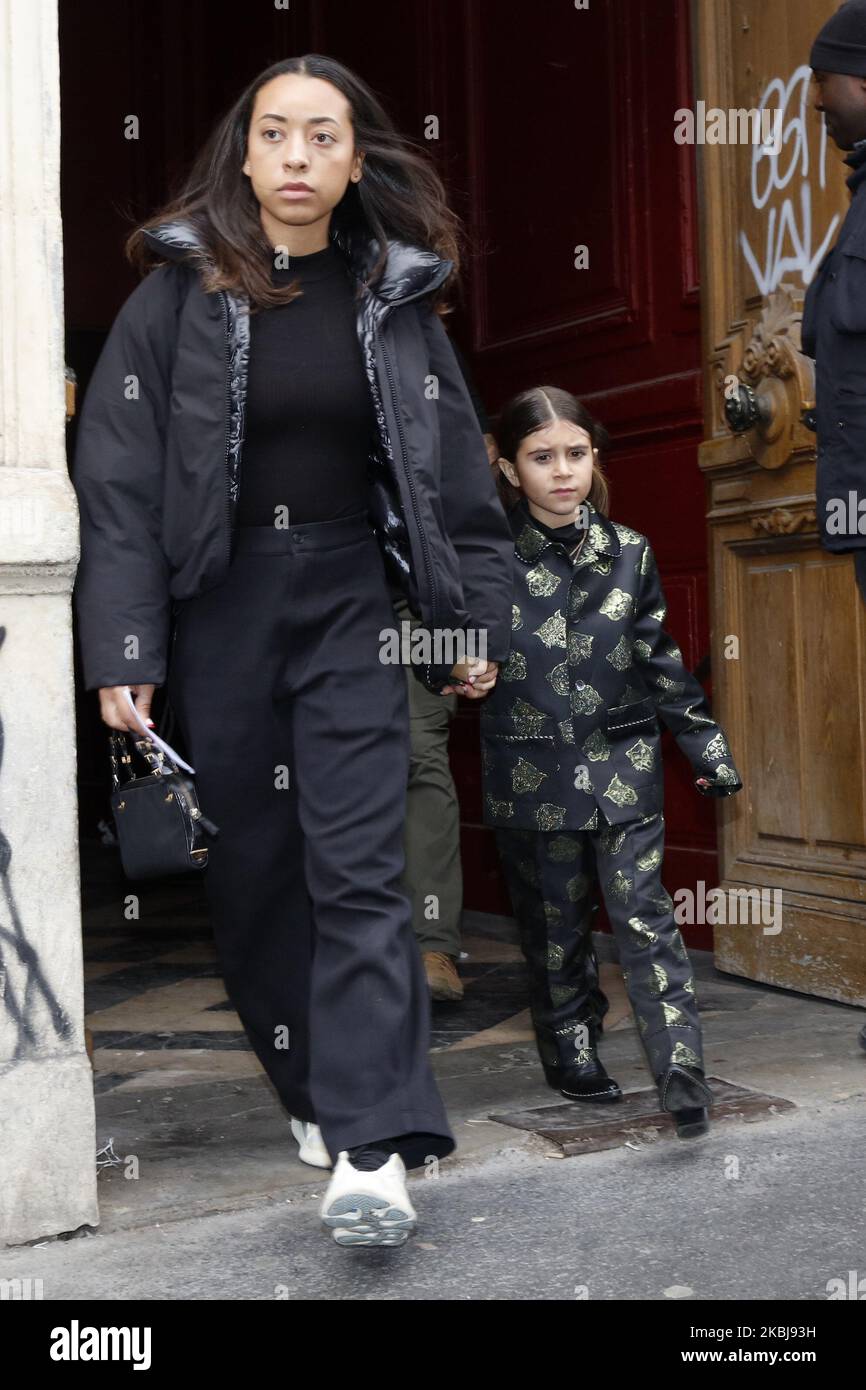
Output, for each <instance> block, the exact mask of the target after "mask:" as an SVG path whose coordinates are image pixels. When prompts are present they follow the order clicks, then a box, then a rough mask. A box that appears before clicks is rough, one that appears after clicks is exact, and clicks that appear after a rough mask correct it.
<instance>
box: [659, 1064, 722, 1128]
mask: <svg viewBox="0 0 866 1390" xmlns="http://www.w3.org/2000/svg"><path fill="white" fill-rule="evenodd" d="M657 1085H658V1088H659V1100H660V1101H661V1106H662V1109H663V1110H668V1111H670V1113H671V1114H672V1115H673V1117H674V1123H675V1124H676V1127H677V1134H678V1135H679V1137H680V1139H697V1138H698V1136H699V1135H701V1134H707V1133H708V1132H709V1128H710V1122H709V1118H708V1116H707V1108H708V1106H710V1105H712V1103H713V1093H712V1091H711V1090H710V1088H709V1086H708V1085H707V1083H706V1079H705V1077H704V1073H703V1072H702V1071H701V1070H700V1068H699V1067H684V1066H680V1065H679V1064H678V1063H673V1064H672V1065H671V1066H669V1067H668V1069H667V1071H666V1072H665V1073H664V1075H663V1076H660V1077H659V1079H658V1082H657Z"/></svg>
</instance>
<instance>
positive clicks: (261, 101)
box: [243, 72, 364, 256]
mask: <svg viewBox="0 0 866 1390" xmlns="http://www.w3.org/2000/svg"><path fill="white" fill-rule="evenodd" d="M363 161H364V156H363V155H362V154H356V153H355V140H354V135H353V131H352V121H351V113H350V109H349V103H348V101H347V100H346V98H345V97H344V96H343V93H342V92H340V91H338V90H337V88H336V87H334V86H332V84H331V83H330V82H325V81H324V80H323V79H322V78H321V77H307V76H304V75H303V74H302V73H294V72H291V73H284V74H283V76H281V77H274V78H272V80H271V81H270V82H266V83H265V85H264V86H263V87H260V88H259V90H258V92H257V93H256V99H255V104H254V106H253V112H252V117H251V119H250V128H249V134H248V137H247V157H246V161H245V162H244V165H243V172H244V173H245V174H246V175H247V176H248V178H249V180H250V183H251V185H252V189H253V192H254V193H255V195H256V197H257V198H258V200H259V204H260V206H261V221H262V229H263V231H264V232H265V234H266V236H268V237H269V239H270V242H271V245H272V246H286V247H287V248H288V251H289V253H290V254H291V253H293V252H294V254H295V255H298V256H302V255H307V254H308V253H309V252H313V251H316V250H320V249H323V248H324V247H325V246H326V245H327V238H328V228H329V226H330V222H331V212H332V210H333V209H334V208H335V207H336V206H337V204H338V203H339V201H340V199H341V198H342V197H343V194H344V193H345V191H346V188H347V187H348V185H349V182H350V181H351V182H352V183H357V182H358V180H359V179H360V177H361V165H362V164H363ZM287 183H302V184H306V186H307V191H304V190H303V189H302V190H300V191H298V192H291V191H285V188H284V186H285V185H286V184H287ZM292 229H294V230H292Z"/></svg>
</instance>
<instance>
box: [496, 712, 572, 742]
mask: <svg viewBox="0 0 866 1390" xmlns="http://www.w3.org/2000/svg"><path fill="white" fill-rule="evenodd" d="M556 733H557V730H556V721H555V720H554V719H553V717H552V715H549V714H545V715H544V716H543V717H541V718H539V719H533V720H531V721H527V725H526V727H525V728H524V729H523V730H522V731H520V732H517V731H516V730H515V727H514V720H513V719H512V717H511V715H510V714H482V716H481V736H482V738H489V739H493V740H495V741H497V742H499V741H501V742H505V743H514V744H517V743H526V744H533V743H540V744H546V743H547V744H552V743H555V742H556Z"/></svg>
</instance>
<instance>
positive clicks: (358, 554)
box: [74, 55, 511, 1244]
mask: <svg viewBox="0 0 866 1390" xmlns="http://www.w3.org/2000/svg"><path fill="white" fill-rule="evenodd" d="M127 250H128V253H129V254H130V257H131V259H133V261H134V262H135V263H137V264H138V265H139V266H141V267H145V266H147V265H149V264H151V263H152V262H154V261H157V262H159V264H158V265H157V267H156V268H155V269H152V270H151V271H150V273H149V274H148V275H147V276H146V277H145V279H144V280H143V282H142V283H141V284H140V285H139V286H138V287H137V289H136V290H135V291H134V292H133V293H132V294H131V295H130V297H129V299H128V300H127V302H126V304H125V305H124V306H123V308H122V310H121V312H120V314H119V315H118V318H117V320H116V322H115V323H114V325H113V327H112V330H111V333H110V335H109V337H108V340H107V343H106V345H105V348H104V349H103V353H102V356H101V357H100V360H99V362H98V364H97V367H96V370H95V373H94V376H93V378H92V381H91V384H90V387H89V390H88V392H87V398H86V401H85V404H84V408H83V412H82V418H81V423H80V428H79V439H78V445H77V451H76V463H75V470H74V483H75V486H76V490H77V493H78V497H79V502H80V507H81V522H82V559H81V567H80V572H79V578H78V583H77V590H76V605H77V611H78V617H79V628H80V636H81V643H82V649H83V657H84V670H85V685H86V688H87V689H89V690H90V689H98V690H99V698H100V706H101V712H102V717H103V719H104V721H105V722H106V723H107V724H108V725H110V726H111V727H112V728H119V729H122V728H127V729H132V728H134V727H136V726H135V724H134V721H133V719H132V714H131V711H130V710H129V705H128V702H127V700H126V696H125V691H126V690H129V691H131V692H132V694H133V695H134V696H135V700H136V708H137V709H138V711H139V712H140V713H141V714H142V715H143V716H144V718H145V719H148V718H149V710H150V704H151V699H152V695H153V691H154V689H155V688H156V687H157V686H159V685H161V684H163V683H164V682H165V681H166V676H167V684H168V691H169V694H170V697H171V700H172V704H173V706H174V709H175V711H176V713H177V716H178V720H179V722H180V725H181V728H182V730H183V733H184V736H185V739H186V742H187V745H188V748H189V751H190V759H191V762H192V764H193V766H194V767H195V770H196V777H197V785H198V788H199V793H200V797H201V801H202V805H203V806H204V808H205V810H206V812H207V814H208V815H209V816H211V817H212V818H213V820H215V821H216V823H217V824H218V825H219V826H220V829H221V834H220V837H219V839H218V840H217V841H215V842H214V843H213V845H212V848H211V851H210V861H209V866H208V870H207V874H206V881H207V888H208V894H209V899H210V903H211V908H212V914H213V924H214V932H215V938H216V943H217V948H218V951H219V955H220V960H221V965H222V969H223V973H224V976H225V981H226V988H227V991H228V993H229V997H230V998H231V1000H232V1002H233V1004H234V1005H235V1007H236V1008H237V1010H238V1013H239V1015H240V1017H241V1020H242V1022H243V1024H244V1027H245V1029H246V1031H247V1034H248V1036H249V1038H250V1041H251V1043H252V1046H253V1047H254V1048H255V1051H256V1053H257V1055H258V1057H259V1058H260V1060H261V1061H262V1064H263V1065H264V1067H265V1068H266V1070H267V1072H268V1074H269V1076H270V1077H271V1079H272V1081H273V1082H274V1084H275V1086H276V1088H277V1091H278V1092H279V1095H280V1097H281V1099H282V1101H283V1103H284V1105H285V1106H286V1109H287V1110H288V1112H289V1113H290V1115H291V1116H292V1117H293V1130H294V1132H295V1134H296V1137H297V1138H299V1139H300V1141H301V1145H302V1147H301V1156H302V1158H304V1159H305V1160H306V1161H310V1162H313V1163H318V1164H319V1165H321V1166H330V1162H331V1158H330V1156H331V1155H337V1159H338V1161H337V1164H336V1167H335V1170H334V1174H333V1176H332V1179H331V1183H330V1186H329V1188H328V1192H327V1193H326V1196H325V1199H324V1202H323V1205H322V1216H323V1220H324V1222H325V1224H326V1225H328V1226H330V1227H331V1228H332V1229H333V1232H334V1235H335V1238H336V1239H337V1240H338V1242H339V1243H341V1244H399V1243H401V1242H402V1241H404V1240H405V1239H406V1235H407V1233H408V1232H409V1231H410V1230H411V1229H412V1228H413V1226H414V1220H415V1214H414V1212H413V1210H412V1206H411V1203H410V1201H409V1198H408V1194H407V1192H406V1187H405V1180H404V1179H405V1168H406V1167H413V1166H420V1165H421V1164H423V1163H424V1161H425V1160H426V1159H428V1158H430V1157H434V1156H435V1157H437V1158H438V1157H443V1156H445V1155H447V1154H448V1153H450V1152H451V1151H452V1150H453V1148H454V1139H453V1136H452V1134H451V1131H450V1129H449V1126H448V1122H447V1120H446V1117H445V1113H444V1109H443V1106H442V1102H441V1099H440V1097H439V1094H438V1091H437V1088H436V1085H435V1083H434V1080H433V1076H432V1072H431V1069H430V1066H429V1060H428V1056H427V1048H428V1029H429V1014H428V1009H429V1004H428V996H427V989H426V982H425V978H424V972H423V969H422V966H421V961H420V957H419V954H418V951H417V949H416V946H415V943H414V941H413V938H412V930H411V913H410V905H409V902H408V899H407V897H406V895H405V892H404V891H403V888H402V886H401V882H400V879H401V873H402V870H403V851H402V834H403V821H404V808H405V799H406V784H407V777H408V756H409V753H408V748H409V744H408V713H407V701H406V689H405V678H404V676H403V672H402V669H401V668H400V666H399V665H395V664H389V662H388V660H386V659H385V657H384V656H383V654H382V653H383V648H384V646H385V639H386V637H387V635H388V631H389V630H390V629H393V627H394V622H395V619H394V612H393V609H392V607H391V603H390V599H389V592H388V583H389V579H391V580H393V579H395V578H396V579H399V581H400V584H401V587H402V589H403V592H404V593H405V594H406V597H407V600H408V601H409V603H410V604H411V605H412V607H413V608H414V609H415V611H416V612H419V613H420V614H421V616H422V619H423V621H424V624H425V627H426V630H427V631H428V633H429V635H430V637H431V638H432V637H435V636H436V635H437V634H438V635H441V634H442V632H443V630H447V631H451V632H454V631H458V630H461V629H464V630H470V631H471V630H473V629H476V630H481V631H482V632H484V633H485V634H486V642H487V660H484V661H481V660H478V661H476V662H475V663H474V665H473V667H472V668H471V669H470V666H469V665H468V664H467V663H465V662H464V664H462V665H459V664H458V665H455V660H454V656H453V655H452V656H451V657H450V658H448V657H447V656H443V653H442V652H441V651H440V652H438V653H437V651H436V650H435V649H434V648H433V647H431V649H430V650H428V651H426V652H425V651H423V650H422V651H421V655H422V657H423V659H424V661H425V664H424V666H423V667H419V668H413V669H414V670H415V674H416V675H417V676H418V677H419V679H423V681H424V683H425V684H426V685H427V686H428V688H430V689H433V690H437V691H441V692H442V693H445V694H448V693H451V692H452V691H453V690H455V689H460V690H461V691H463V692H464V693H467V694H469V695H470V696H471V697H472V698H479V697H480V696H482V695H483V694H485V693H486V692H487V691H488V690H489V689H490V688H491V687H492V685H493V682H494V681H495V678H496V669H497V665H496V663H497V662H498V661H499V660H500V659H502V657H503V656H504V655H505V654H507V651H508V641H509V633H508V628H509V622H510V611H511V607H510V605H511V598H510V582H511V581H510V532H509V530H508V526H507V523H506V521H505V518H504V517H503V515H502V511H501V508H500V507H499V504H498V501H497V499H496V495H495V489H494V486H493V483H492V480H491V478H490V476H489V468H488V464H487V455H486V451H485V446H484V441H483V439H482V436H481V433H480V430H479V428H478V424H477V421H476V418H475V415H474V412H473V409H472V406H471V402H470V399H469V396H468V393H467V391H466V388H465V385H464V383H463V380H462V377H461V374H460V371H459V369H458V367H457V364H456V361H455V358H454V354H453V350H452V349H451V347H450V344H449V342H448V338H447V335H446V334H445V331H444V329H443V327H442V324H441V321H440V317H439V316H438V314H437V312H436V311H435V307H434V299H433V296H434V295H436V294H437V292H441V291H442V289H443V287H444V285H445V283H446V281H448V282H450V280H451V279H453V277H454V274H455V273H456V268H457V263H458V255H457V246H456V235H455V219H454V217H453V215H452V214H451V213H450V212H449V211H448V209H447V207H446V205H445V200H444V195H443V190H442V186H441V183H440V181H439V179H438V178H437V176H436V174H435V173H434V172H433V170H432V169H431V168H430V166H429V165H428V164H427V162H426V160H425V159H424V158H423V157H422V156H421V155H419V154H418V153H416V152H415V151H414V150H413V148H412V147H411V146H410V145H409V144H408V142H406V141H405V140H403V139H402V138H401V137H400V136H399V135H397V134H396V133H395V131H394V130H393V128H392V126H391V124H390V122H389V120H388V118H387V116H386V114H385V113H384V111H383V110H382V108H381V106H380V105H379V104H378V102H377V101H376V100H375V98H374V97H373V95H372V93H371V92H370V91H369V89H368V88H367V87H366V86H364V84H363V83H362V82H361V81H360V80H359V79H358V78H357V77H356V76H354V75H353V74H352V73H351V72H349V71H348V70H347V69H346V68H344V67H342V66H341V65H340V64H339V63H337V62H334V61H333V60H331V59H329V58H325V57H321V56H319V55H309V56H307V57H304V58H293V59H288V60H286V61H284V62H281V63H277V64H275V65H274V66H272V67H270V68H268V69H267V70H266V71H265V72H264V73H262V74H261V75H260V76H259V77H258V78H256V79H255V81H253V82H252V83H251V84H250V86H249V87H248V88H247V90H246V91H245V92H243V93H242V95H241V96H240V97H239V98H238V100H237V101H236V102H235V104H234V106H233V107H232V109H231V110H230V111H229V112H228V114H227V115H226V116H225V118H224V119H223V120H222V121H221V122H220V123H219V125H218V126H217V128H216V130H215V131H214V133H213V136H212V138H211V140H210V141H209V143H208V145H207V147H206V149H205V150H204V151H203V152H202V154H201V155H200V157H199V159H198V161H197V163H196V165H195V167H194V169H193V171H192V173H191V175H190V177H189V180H188V182H187V184H186V186H185V188H184V190H183V192H182V193H181V195H180V197H179V198H177V199H176V200H175V201H174V202H172V203H171V204H170V205H169V206H168V207H166V208H164V209H163V210H162V211H161V212H160V213H159V214H158V215H156V216H155V217H154V218H152V219H151V220H150V221H149V222H147V223H146V224H145V225H144V226H143V227H141V228H139V229H137V230H136V232H135V233H134V234H133V235H132V236H131V238H130V240H129V243H128V247H127ZM242 458H243V464H242ZM173 616H174V617H176V622H175V624H174V630H173V635H171V636H170V628H171V619H172V617H173ZM169 647H170V648H171V653H170V660H169V653H168V648H169ZM471 650H473V649H471ZM439 658H441V659H439ZM317 1126H318V1128H316V1127H317Z"/></svg>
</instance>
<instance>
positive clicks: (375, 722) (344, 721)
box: [167, 513, 454, 1167]
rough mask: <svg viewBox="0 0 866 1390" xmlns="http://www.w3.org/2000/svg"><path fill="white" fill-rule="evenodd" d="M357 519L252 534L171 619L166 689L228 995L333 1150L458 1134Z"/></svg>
mask: <svg viewBox="0 0 866 1390" xmlns="http://www.w3.org/2000/svg"><path fill="white" fill-rule="evenodd" d="M394 625H395V618H394V610H393V607H392V604H391V600H390V596H389V591H388V585H387V582H386V577H385V569H384V563H383V560H382V555H381V552H380V549H379V545H378V542H377V540H376V537H375V534H374V532H373V530H372V528H371V525H370V522H369V520H368V518H367V516H366V515H365V514H364V513H358V514H356V515H355V516H352V517H350V518H347V519H346V520H340V521H328V522H313V523H306V524H302V525H297V526H293V527H291V528H289V529H285V530H280V529H277V528H276V527H271V526H251V527H241V528H240V529H239V532H238V537H237V547H236V552H235V556H234V558H233V561H232V564H231V566H230V569H229V573H228V576H227V578H226V579H225V580H224V581H223V582H222V583H221V584H219V585H218V586H217V587H215V588H213V589H211V590H209V591H208V592H207V593H205V594H202V595H200V596H198V597H197V598H194V599H190V600H187V601H186V602H185V603H183V604H181V605H179V610H178V613H177V618H176V625H175V631H174V636H173V642H172V656H171V662H170V669H169V675H168V680H167V685H168V693H169V697H170V699H171V702H172V705H173V708H174V710H175V713H176V715H177V718H178V722H179V724H180V727H181V730H182V732H183V734H184V737H185V739H186V743H187V747H188V749H189V752H190V762H191V763H192V766H193V767H194V768H195V774H196V785H197V788H198V791H199V796H200V800H201V805H202V808H203V810H204V812H205V814H206V815H208V816H209V817H210V818H211V819H213V820H214V821H215V822H216V823H217V825H218V826H219V827H220V835H219V838H218V839H216V840H213V841H210V842H209V843H210V855H209V862H208V868H207V869H206V871H205V879H206V884H207V893H208V899H209V903H210V908H211V914H212V921H213V929H214V936H215V941H216V946H217V951H218V954H219V959H220V963H221V968H222V971H223V975H224V979H225V984H226V990H227V993H228V995H229V998H230V1000H231V1002H232V1004H233V1005H234V1007H235V1008H236V1010H237V1012H238V1014H239V1016H240V1018H241V1021H242V1023H243V1025H244V1028H245V1030H246V1032H247V1036H248V1037H249V1039H250V1042H251V1044H252V1046H253V1048H254V1049H255V1051H256V1054H257V1056H258V1057H259V1059H260V1060H261V1062H262V1065H263V1066H264V1068H265V1070H266V1071H267V1073H268V1075H269V1077H270V1078H271V1080H272V1082H273V1083H274V1086H275V1087H276V1089H277V1091H278V1093H279V1095H280V1098H281V1100H282V1101H283V1104H284V1105H285V1107H286V1109H287V1111H288V1112H289V1113H290V1114H292V1115H294V1116H296V1117H297V1118H299V1119H304V1120H309V1121H314V1122H315V1123H317V1124H318V1125H319V1126H320V1127H321V1130H322V1135H323V1138H324V1141H325V1144H326V1146H327V1148H328V1150H329V1152H330V1153H331V1154H332V1156H336V1154H337V1153H338V1152H339V1151H340V1150H341V1149H346V1148H349V1147H350V1146H353V1145H356V1144H362V1143H366V1142H368V1141H372V1140H376V1139H385V1138H390V1139H393V1140H395V1147H396V1148H397V1149H398V1150H399V1151H400V1153H401V1154H402V1156H403V1158H404V1161H405V1162H406V1164H407V1166H409V1167H417V1166H420V1165H421V1164H423V1163H424V1161H425V1159H427V1158H428V1157H431V1156H435V1157H437V1158H441V1157H444V1156H445V1155H447V1154H449V1153H450V1152H451V1151H452V1150H453V1148H454V1138H453V1135H452V1133H451V1130H450V1128H449V1125H448V1121H447V1119H446V1116H445V1110H444V1107H443V1104H442V1100H441V1098H440V1096H439V1092H438V1089H437V1087H436V1083H435V1081H434V1079H433V1074H432V1070H431V1067H430V1061H429V1056H428V1048H429V1030H430V1002H429V991H428V987H427V983H426V979H425V976H424V970H423V966H422V963H421V957H420V953H419V951H418V948H417V945H416V943H415V940H414V936H413V932H412V921H411V908H410V903H409V900H408V897H407V896H406V893H405V890H404V888H403V885H402V882H401V876H402V874H403V869H404V852H403V832H404V820H405V806H406V788H407V781H408V769H409V718H408V707H407V698H406V674H405V671H404V669H403V667H402V666H400V665H387V664H384V663H383V662H382V661H381V660H380V652H381V649H382V640H381V636H380V634H381V632H382V629H384V628H393V627H394Z"/></svg>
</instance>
